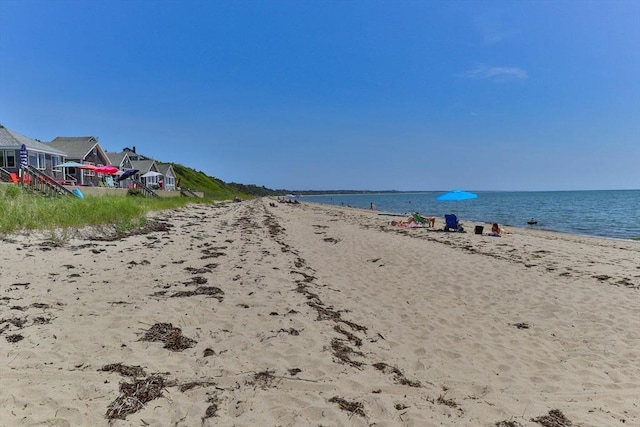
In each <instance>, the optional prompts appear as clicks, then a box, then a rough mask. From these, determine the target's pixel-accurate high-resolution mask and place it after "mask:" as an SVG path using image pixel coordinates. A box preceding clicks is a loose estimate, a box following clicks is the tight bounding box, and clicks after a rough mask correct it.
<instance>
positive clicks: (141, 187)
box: [131, 179, 160, 197]
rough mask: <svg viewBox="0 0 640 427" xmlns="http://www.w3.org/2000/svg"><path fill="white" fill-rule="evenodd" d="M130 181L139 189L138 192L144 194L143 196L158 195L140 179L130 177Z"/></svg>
mask: <svg viewBox="0 0 640 427" xmlns="http://www.w3.org/2000/svg"><path fill="white" fill-rule="evenodd" d="M131 182H133V184H134V185H135V188H136V189H137V190H140V192H141V193H142V194H144V196H145V197H160V196H159V195H158V193H156V192H155V191H153V190H152V189H150V188H149V187H147V186H146V185H144V184H143V183H142V181H138V180H135V179H132V180H131Z"/></svg>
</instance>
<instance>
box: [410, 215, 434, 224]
mask: <svg viewBox="0 0 640 427" xmlns="http://www.w3.org/2000/svg"><path fill="white" fill-rule="evenodd" d="M411 216H412V217H413V219H415V220H416V222H417V223H418V224H420V225H422V226H425V227H433V226H434V225H435V221H436V219H435V218H433V217H428V218H427V220H426V221H425V218H424V217H423V216H422V215H420V214H419V213H418V212H414V213H412V214H411Z"/></svg>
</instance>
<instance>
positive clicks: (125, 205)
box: [0, 186, 210, 234]
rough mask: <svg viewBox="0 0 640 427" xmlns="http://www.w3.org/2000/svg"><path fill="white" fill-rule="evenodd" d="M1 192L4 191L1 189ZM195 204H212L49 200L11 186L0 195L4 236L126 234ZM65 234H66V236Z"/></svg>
mask: <svg viewBox="0 0 640 427" xmlns="http://www.w3.org/2000/svg"><path fill="white" fill-rule="evenodd" d="M0 191H1V190H0ZM192 203H210V201H207V200H204V199H194V198H186V197H163V198H147V197H121V196H109V195H107V196H86V197H85V198H84V199H79V198H75V197H53V198H51V197H45V196H42V195H39V194H36V193H32V192H29V191H26V190H23V189H22V188H20V187H19V186H8V187H7V188H6V189H5V191H4V192H2V193H0V212H2V215H1V216H0V233H15V232H22V231H29V230H33V231H47V230H49V231H51V230H56V231H59V230H61V229H62V230H64V229H68V228H81V227H88V226H94V227H100V226H111V227H114V228H115V229H116V230H117V231H120V232H125V231H129V230H132V229H135V228H139V227H144V226H145V224H146V215H147V214H148V213H150V212H152V211H161V210H167V209H176V208H180V207H183V206H185V205H187V204H192ZM63 234H64V233H63Z"/></svg>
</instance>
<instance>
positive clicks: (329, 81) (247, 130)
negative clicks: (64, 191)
mask: <svg viewBox="0 0 640 427" xmlns="http://www.w3.org/2000/svg"><path fill="white" fill-rule="evenodd" d="M638 46H640V1H638V0H629V1H620V0H606V1H579V0H575V1H564V0H554V1H401V0H396V1H376V0H367V1H357V0H353V1H346V0H345V1H300V0H294V1H286V0H283V1H275V0H272V1H257V0H256V1H192V0H185V1H149V0H131V1H121V0H109V1H101V0H81V1H66V0H49V1H31V0H18V1H15V0H0V124H2V125H4V126H5V127H7V128H9V129H12V130H15V131H17V132H20V133H22V134H24V135H26V136H29V137H31V138H36V139H39V140H41V141H50V140H52V139H53V138H55V137H56V136H88V135H91V136H96V137H98V138H99V141H100V143H101V144H102V145H103V146H104V147H105V148H106V149H107V150H109V151H120V149H122V148H123V147H130V146H133V145H135V146H136V147H137V150H138V152H141V153H144V154H147V155H149V156H151V157H154V158H156V159H158V160H161V161H174V162H177V163H181V164H184V165H186V166H190V167H193V168H194V169H197V170H201V171H203V172H205V173H206V174H208V175H211V176H215V177H217V178H219V179H222V180H224V181H227V182H238V183H243V184H256V185H264V186H266V187H268V188H274V189H291V190H305V189H313V190H322V189H332V190H333V189H363V190H364V189H366V190H385V189H396V190H449V189H452V188H463V189H467V190H523V191H524V190H581V189H638V188H640V48H638Z"/></svg>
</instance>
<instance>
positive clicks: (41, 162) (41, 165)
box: [37, 153, 47, 170]
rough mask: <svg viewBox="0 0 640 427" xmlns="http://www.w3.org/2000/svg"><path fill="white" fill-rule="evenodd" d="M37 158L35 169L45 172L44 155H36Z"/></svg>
mask: <svg viewBox="0 0 640 427" xmlns="http://www.w3.org/2000/svg"><path fill="white" fill-rule="evenodd" d="M37 156H38V163H37V165H38V166H37V168H38V169H40V170H45V169H46V168H47V160H46V156H45V155H44V153H37Z"/></svg>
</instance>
